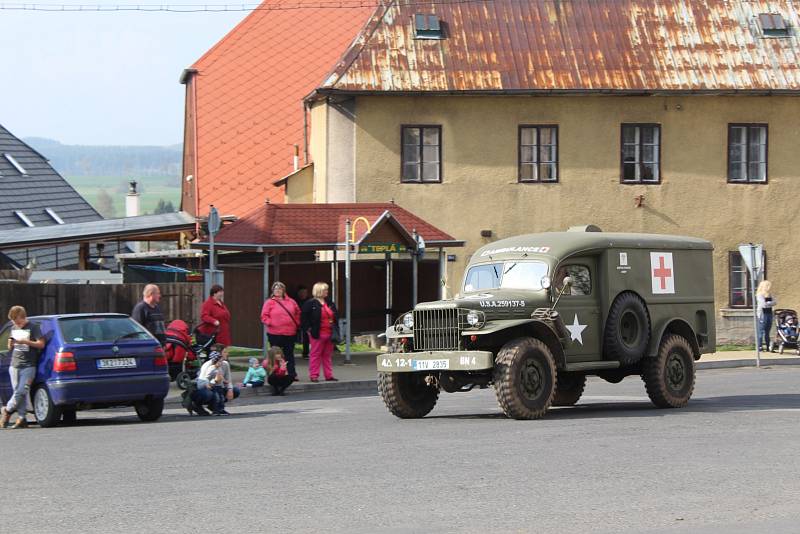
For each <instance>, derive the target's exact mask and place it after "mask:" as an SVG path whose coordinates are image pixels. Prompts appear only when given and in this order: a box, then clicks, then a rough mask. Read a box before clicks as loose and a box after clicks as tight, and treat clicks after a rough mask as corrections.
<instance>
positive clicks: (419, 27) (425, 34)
mask: <svg viewBox="0 0 800 534" xmlns="http://www.w3.org/2000/svg"><path fill="white" fill-rule="evenodd" d="M414 30H415V31H416V37H417V39H442V38H443V37H444V34H443V32H442V23H441V21H440V20H439V17H437V16H436V15H426V14H424V13H417V14H415V15H414Z"/></svg>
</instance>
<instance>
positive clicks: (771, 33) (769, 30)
mask: <svg viewBox="0 0 800 534" xmlns="http://www.w3.org/2000/svg"><path fill="white" fill-rule="evenodd" d="M758 23H759V24H760V25H761V31H763V32H764V36H766V37H785V36H787V35H789V27H788V26H786V20H784V18H783V15H781V14H779V13H760V14H759V15H758Z"/></svg>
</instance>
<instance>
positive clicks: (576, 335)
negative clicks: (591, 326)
mask: <svg viewBox="0 0 800 534" xmlns="http://www.w3.org/2000/svg"><path fill="white" fill-rule="evenodd" d="M587 326H588V325H585V324H579V323H578V314H577V313H576V314H575V320H574V321H573V322H572V324H568V325H566V327H567V330H569V337H570V340H571V341H578V343H580V344H581V345H583V335H582V333H583V331H584V330H586V327H587Z"/></svg>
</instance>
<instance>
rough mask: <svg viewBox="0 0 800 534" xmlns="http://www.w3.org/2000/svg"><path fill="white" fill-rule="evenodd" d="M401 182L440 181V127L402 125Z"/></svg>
mask: <svg viewBox="0 0 800 534" xmlns="http://www.w3.org/2000/svg"><path fill="white" fill-rule="evenodd" d="M401 135H402V137H403V147H402V161H403V178H402V181H403V182H417V183H422V182H441V181H442V127H441V126H403V127H402V133H401Z"/></svg>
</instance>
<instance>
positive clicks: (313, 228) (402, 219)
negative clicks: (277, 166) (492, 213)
mask: <svg viewBox="0 0 800 534" xmlns="http://www.w3.org/2000/svg"><path fill="white" fill-rule="evenodd" d="M386 211H388V212H389V213H390V214H391V215H392V216H393V217H394V218H395V219H396V220H397V221H398V222H399V223H400V224H402V225H403V227H404V228H405V229H406V230H407V231H408V233H409V234H410V233H411V232H413V231H414V230H415V229H416V230H417V232H418V233H419V235H421V236H422V238H423V239H424V240H425V242H426V243H428V244H432V245H436V244H441V243H448V242H450V243H451V246H459V245H458V244H457V243H459V242H456V240H455V239H454V238H453V237H452V236H450V235H449V234H447V233H445V232H443V231H441V230H439V229H438V228H436V227H435V226H433V225H431V224H429V223H427V222H425V220H423V219H421V218H419V217H417V216H416V215H414V214H413V213H411V212H409V211H407V210H405V209H403V208H401V207H400V206H398V205H397V204H392V203H390V202H386V203H375V204H366V203H365V204H264V205H262V206H261V207H259V208H256V209H255V210H253V211H251V212H250V213H248V214H247V215H245V216H243V217H242V218H240V219H239V220H237V221H236V222H234V223H233V224H231V225H229V226H225V227H224V228H222V230H220V232H219V233H218V234H217V235H216V238H215V242H216V244H217V245H219V246H220V247H222V248H225V243H231V244H242V245H250V246H257V245H276V246H282V245H284V246H285V245H293V244H315V245H319V244H327V245H331V244H335V243H344V234H345V222H346V221H347V219H350V220H351V221H355V220H356V219H357V218H358V217H364V218H366V219H367V221H369V223H370V225H372V224H374V223H375V221H377V220H378V218H380V216H381V215H383V213H384V212H386ZM355 226H356V232H355V239H356V241H358V240H359V239H360V238H361V237H362V236H363V235H364V233H365V232H366V230H367V229H366V225H364V224H356V225H355ZM229 248H235V247H229ZM312 250H313V247H312Z"/></svg>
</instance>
